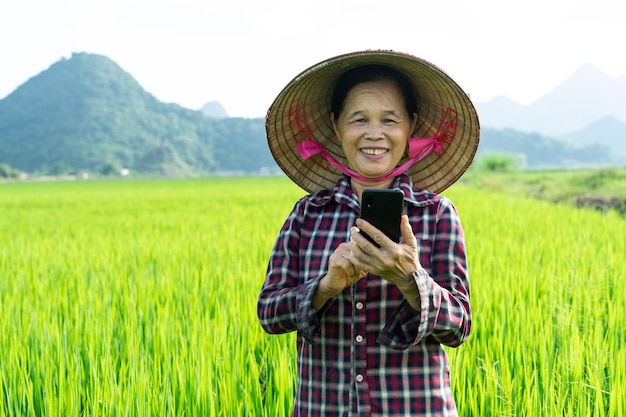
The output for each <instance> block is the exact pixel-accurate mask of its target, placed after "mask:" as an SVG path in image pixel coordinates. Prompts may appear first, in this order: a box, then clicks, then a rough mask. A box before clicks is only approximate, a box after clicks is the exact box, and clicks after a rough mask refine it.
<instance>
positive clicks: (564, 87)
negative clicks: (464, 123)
mask: <svg viewBox="0 0 626 417" xmlns="http://www.w3.org/2000/svg"><path fill="white" fill-rule="evenodd" d="M476 108H477V110H478V113H479V116H480V120H481V126H483V127H488V128H496V129H505V128H509V129H515V130H519V131H524V132H536V133H539V134H541V135H545V136H548V137H551V138H556V139H560V140H564V141H567V142H570V143H572V144H575V145H588V144H595V143H597V144H602V145H606V146H608V147H609V148H610V149H611V150H612V151H613V152H615V153H618V154H624V155H626V75H623V76H621V77H619V78H615V79H614V78H611V77H609V76H608V75H606V74H604V73H603V72H602V71H600V70H599V69H598V68H596V67H595V66H593V65H592V64H585V65H583V66H581V67H580V68H579V69H578V70H577V71H575V72H574V73H573V74H572V75H571V76H570V77H569V78H567V79H566V80H565V81H563V82H562V83H561V84H560V85H558V86H557V87H556V88H554V89H553V90H552V91H550V92H549V93H547V94H545V95H544V96H543V97H541V98H539V99H538V100H536V101H535V102H533V103H531V104H530V105H526V106H524V105H521V104H518V103H516V102H514V101H512V100H510V99H508V98H506V97H497V98H495V99H493V100H491V101H489V102H487V103H478V104H476Z"/></svg>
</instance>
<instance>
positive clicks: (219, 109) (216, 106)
mask: <svg viewBox="0 0 626 417" xmlns="http://www.w3.org/2000/svg"><path fill="white" fill-rule="evenodd" d="M200 111H201V112H202V113H203V114H204V115H205V116H209V117H215V118H216V119H226V118H228V113H226V110H224V107H223V106H222V105H221V104H220V103H218V102H217V101H209V102H208V103H206V104H205V105H204V106H202V109H201V110H200Z"/></svg>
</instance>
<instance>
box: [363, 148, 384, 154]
mask: <svg viewBox="0 0 626 417" xmlns="http://www.w3.org/2000/svg"><path fill="white" fill-rule="evenodd" d="M361 152H363V153H364V154H366V155H375V156H376V155H382V154H384V153H387V152H389V150H388V149H381V148H361Z"/></svg>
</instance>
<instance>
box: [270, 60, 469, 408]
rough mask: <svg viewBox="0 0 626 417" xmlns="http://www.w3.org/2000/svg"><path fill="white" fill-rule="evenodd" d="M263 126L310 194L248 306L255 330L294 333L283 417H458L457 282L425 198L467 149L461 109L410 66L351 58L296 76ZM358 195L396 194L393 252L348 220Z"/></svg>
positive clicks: (445, 85) (450, 175)
mask: <svg viewBox="0 0 626 417" xmlns="http://www.w3.org/2000/svg"><path fill="white" fill-rule="evenodd" d="M266 127H267V133H268V142H269V145H270V149H271V151H272V154H273V155H274V158H275V160H276V162H277V163H278V165H279V166H280V167H281V168H282V169H283V171H285V173H286V174H287V175H288V176H289V177H290V178H291V179H292V180H293V181H294V182H295V183H296V184H298V185H299V186H301V187H302V188H303V189H305V190H307V191H308V192H310V194H309V195H307V196H305V197H303V198H302V199H300V200H299V201H298V202H296V204H295V206H294V208H293V210H292V211H291V213H290V214H289V216H288V217H287V219H286V221H285V223H284V225H283V227H282V229H281V231H280V233H279V235H278V239H277V240H276V243H275V245H274V249H273V251H272V254H271V257H270V260H269V265H268V268H267V274H266V278H265V282H264V284H263V288H262V290H261V294H260V296H259V300H258V316H259V320H260V323H261V325H262V326H263V328H264V329H265V331H267V332H268V333H286V332H291V331H294V330H295V331H297V352H298V381H297V392H296V398H295V401H294V406H293V415H294V416H324V417H328V416H401V415H402V416H409V415H410V416H422V415H424V416H426V415H433V416H435V415H436V416H454V415H457V411H456V406H455V402H454V398H453V396H452V391H451V387H450V375H449V365H448V358H447V355H446V352H445V350H444V345H446V346H451V347H456V346H459V345H461V344H462V343H463V342H464V341H465V340H466V339H467V338H468V336H469V333H470V328H471V310H470V302H469V276H468V265H467V256H466V247H465V240H464V234H463V229H462V226H461V222H460V219H459V216H458V213H457V211H456V209H455V207H454V205H453V204H452V202H451V201H450V200H448V199H447V198H445V197H443V196H441V195H439V194H438V193H440V192H441V191H443V190H444V189H445V188H447V187H449V186H450V185H451V184H453V183H454V182H455V181H456V180H457V179H458V178H459V177H460V176H461V175H462V174H463V172H464V171H465V170H466V169H467V168H468V167H469V165H470V164H471V162H472V159H473V156H474V154H475V152H476V149H477V147H478V137H479V125H478V118H477V116H476V112H475V110H474V107H473V106H472V104H471V102H470V100H469V98H468V97H467V95H466V94H465V93H464V92H463V91H462V90H461V89H460V88H459V87H458V85H457V84H456V83H455V82H454V81H453V80H452V79H450V78H449V77H448V76H447V75H446V74H445V73H443V72H442V71H441V70H439V69H438V68H437V67H435V66H433V65H432V64H430V63H429V62H426V61H424V60H422V59H419V58H417V57H414V56H411V55H407V54H402V53H396V52H392V51H365V52H356V53H352V54H347V55H342V56H338V57H334V58H331V59H329V60H326V61H323V62H321V63H319V64H317V65H315V66H313V67H311V68H309V69H307V70H306V71H304V72H303V73H301V74H300V75H299V76H297V77H296V78H295V79H294V80H293V81H291V82H290V83H289V84H288V85H287V87H285V89H284V90H283V91H282V92H281V93H280V94H279V95H278V97H277V98H276V100H275V101H274V103H273V104H272V106H271V107H270V110H269V112H268V115H267V119H266ZM371 188H378V189H389V188H395V189H400V190H401V191H402V193H403V195H404V214H403V215H402V218H401V222H400V232H401V239H400V241H399V242H396V241H394V240H392V239H390V238H388V237H387V236H386V235H385V234H384V233H382V232H381V231H380V230H378V229H377V228H375V227H374V226H372V225H371V224H370V223H368V222H366V221H365V220H363V219H360V218H359V216H360V212H361V197H362V195H363V192H364V190H366V189H371ZM364 234H367V235H369V236H372V238H373V240H374V242H371V241H370V240H368V239H367V238H366V237H365V236H364Z"/></svg>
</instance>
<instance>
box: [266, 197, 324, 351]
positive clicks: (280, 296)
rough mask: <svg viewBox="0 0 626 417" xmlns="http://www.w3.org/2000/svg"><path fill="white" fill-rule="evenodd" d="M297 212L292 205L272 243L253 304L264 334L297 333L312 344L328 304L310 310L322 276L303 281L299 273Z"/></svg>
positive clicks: (297, 208) (298, 207) (298, 211)
mask: <svg viewBox="0 0 626 417" xmlns="http://www.w3.org/2000/svg"><path fill="white" fill-rule="evenodd" d="M301 211H302V204H300V203H298V204H296V206H295V207H294V209H293V210H292V212H291V213H290V215H289V216H288V218H287V220H286V221H285V223H284V224H283V227H282V229H281V231H280V233H279V235H278V238H277V240H276V243H275V244H274V248H273V250H272V254H271V256H270V260H269V264H268V268H267V273H266V276H265V282H264V283H263V288H262V289H261V293H260V295H259V299H258V303H257V315H258V318H259V322H260V324H261V327H263V329H264V330H265V331H266V332H267V333H271V334H280V333H288V332H291V331H294V330H297V331H298V333H299V334H300V335H301V336H302V337H304V338H305V339H306V340H307V341H308V342H309V343H315V336H316V335H317V334H318V333H319V330H320V316H321V315H323V313H324V311H326V309H327V306H328V304H327V306H325V308H323V309H322V310H320V311H319V312H317V311H316V310H315V308H314V307H313V294H314V293H315V290H316V289H317V286H318V285H319V282H320V280H321V278H322V277H321V276H320V277H314V278H311V279H304V278H303V277H302V276H300V275H301V274H300V273H299V271H300V259H299V252H300V251H299V243H298V242H299V241H300V225H299V223H298V221H297V219H298V218H302V217H301ZM329 303H330V302H329Z"/></svg>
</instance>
